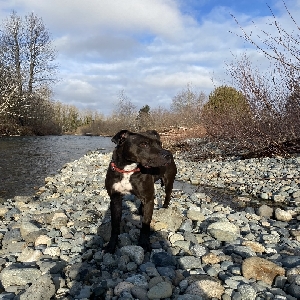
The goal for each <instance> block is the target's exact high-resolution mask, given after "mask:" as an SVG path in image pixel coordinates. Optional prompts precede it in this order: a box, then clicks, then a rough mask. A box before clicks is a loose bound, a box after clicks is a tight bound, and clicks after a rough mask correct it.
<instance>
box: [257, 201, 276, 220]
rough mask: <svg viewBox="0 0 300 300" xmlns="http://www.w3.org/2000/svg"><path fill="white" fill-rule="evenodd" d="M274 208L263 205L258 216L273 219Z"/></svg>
mask: <svg viewBox="0 0 300 300" xmlns="http://www.w3.org/2000/svg"><path fill="white" fill-rule="evenodd" d="M273 212H274V211H273V208H272V207H270V206H268V205H266V204H263V205H262V206H260V207H259V208H258V210H257V214H258V215H259V216H261V217H266V218H271V217H272V216H273Z"/></svg>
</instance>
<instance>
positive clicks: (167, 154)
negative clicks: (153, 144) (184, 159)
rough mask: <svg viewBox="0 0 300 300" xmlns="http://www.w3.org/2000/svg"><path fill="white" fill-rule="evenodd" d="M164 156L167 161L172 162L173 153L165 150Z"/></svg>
mask: <svg viewBox="0 0 300 300" xmlns="http://www.w3.org/2000/svg"><path fill="white" fill-rule="evenodd" d="M162 156H163V157H164V158H165V159H166V160H171V158H172V156H171V153H170V152H169V151H167V150H163V151H162Z"/></svg>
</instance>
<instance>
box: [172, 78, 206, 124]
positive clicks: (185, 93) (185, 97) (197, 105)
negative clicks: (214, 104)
mask: <svg viewBox="0 0 300 300" xmlns="http://www.w3.org/2000/svg"><path fill="white" fill-rule="evenodd" d="M205 101H206V95H205V94H204V93H203V92H199V93H198V92H195V91H194V90H193V88H192V85H191V84H188V85H187V87H186V89H183V90H182V91H181V92H179V93H178V94H177V95H176V96H175V97H174V98H173V99H172V104H171V111H172V112H173V113H175V114H177V115H178V121H179V123H178V124H177V125H178V126H188V127H190V126H193V125H195V124H199V123H200V115H201V109H202V107H203V104H204V102H205Z"/></svg>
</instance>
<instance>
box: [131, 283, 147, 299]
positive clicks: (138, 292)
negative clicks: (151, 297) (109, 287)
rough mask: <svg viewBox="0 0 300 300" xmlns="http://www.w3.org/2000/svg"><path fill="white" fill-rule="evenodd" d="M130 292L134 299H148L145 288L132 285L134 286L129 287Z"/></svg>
mask: <svg viewBox="0 0 300 300" xmlns="http://www.w3.org/2000/svg"><path fill="white" fill-rule="evenodd" d="M131 294H132V296H133V297H135V298H136V299H139V300H148V297H147V290H146V289H143V288H140V287H137V286H134V287H133V288H132V289H131Z"/></svg>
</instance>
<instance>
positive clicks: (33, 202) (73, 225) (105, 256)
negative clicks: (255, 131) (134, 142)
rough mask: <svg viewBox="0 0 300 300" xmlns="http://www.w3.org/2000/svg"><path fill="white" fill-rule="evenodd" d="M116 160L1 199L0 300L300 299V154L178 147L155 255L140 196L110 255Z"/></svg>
mask: <svg viewBox="0 0 300 300" xmlns="http://www.w3.org/2000/svg"><path fill="white" fill-rule="evenodd" d="M110 159H111V153H108V154H103V153H99V152H97V151H93V152H89V153H87V154H86V155H85V156H83V157H82V158H80V159H78V160H76V161H74V162H71V163H68V164H66V165H65V166H64V167H63V168H62V169H61V170H60V171H59V172H58V173H57V174H56V175H54V176H52V177H47V178H45V185H44V186H42V187H40V188H39V190H38V192H37V194H36V195H34V196H32V197H29V196H16V197H14V198H13V199H8V200H7V201H6V202H5V203H3V204H1V205H0V245H1V250H0V254H1V255H0V300H1V299H21V300H24V299H28V300H38V299H61V300H66V299H106V300H109V299H114V300H117V299H121V300H131V299H132V300H133V299H141V300H146V299H178V300H203V299H213V300H216V299H222V300H229V299H234V300H252V299H253V300H255V299H256V300H263V299H274V300H284V299H288V300H296V299H300V222H299V221H300V179H299V174H300V157H297V156H295V157H293V158H289V159H283V158H280V157H277V158H261V159H249V160H239V159H234V158H232V159H226V160H223V161H216V160H212V159H211V160H205V161H203V162H189V161H187V160H185V159H183V158H182V157H180V155H178V156H177V157H176V164H177V167H178V175H177V178H176V184H175V187H174V191H173V198H172V199H171V204H170V207H169V208H167V209H163V208H161V205H162V200H163V197H164V191H163V189H162V188H161V186H160V185H159V184H156V185H155V186H156V200H155V209H154V213H153V220H152V223H151V227H152V230H153V231H152V233H151V245H152V251H151V253H149V252H147V253H144V251H143V249H142V248H141V247H139V246H137V241H138V236H139V228H140V227H141V219H140V216H139V215H138V207H139V200H138V199H136V198H135V197H134V196H132V195H129V196H126V197H124V201H123V216H122V222H121V231H122V233H121V234H120V236H119V241H118V247H117V250H116V253H115V254H109V253H103V251H102V249H103V245H105V244H106V243H107V242H108V240H109V235H110V211H109V202H110V199H109V197H108V195H107V193H106V190H105V188H104V180H105V175H106V169H107V166H108V164H109V162H110ZM204 187H205V188H208V187H209V188H211V189H216V190H219V193H218V198H215V197H214V196H213V194H212V193H210V192H209V191H206V189H205V188H204ZM220 191H221V192H220ZM228 197H229V201H228ZM222 198H224V199H225V198H226V199H227V200H226V201H222ZM254 198H255V199H256V205H255V206H253V205H252V200H253V199H254ZM235 201H238V203H242V205H240V206H239V209H236V206H235V205H233V203H234V202H235ZM266 201H267V202H266ZM266 203H267V204H266Z"/></svg>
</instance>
